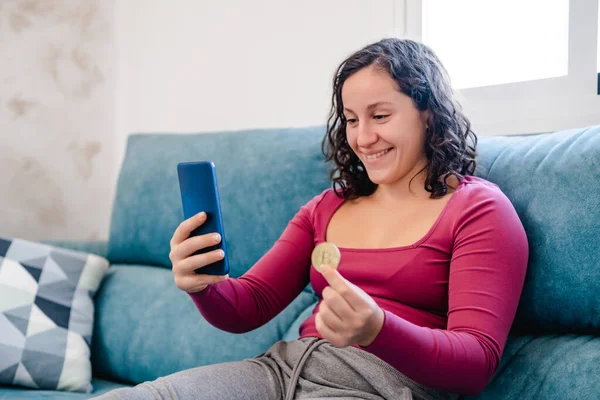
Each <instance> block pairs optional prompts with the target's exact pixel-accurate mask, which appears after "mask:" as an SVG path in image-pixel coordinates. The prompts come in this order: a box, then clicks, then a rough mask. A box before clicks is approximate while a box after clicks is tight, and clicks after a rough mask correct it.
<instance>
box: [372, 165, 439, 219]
mask: <svg viewBox="0 0 600 400" xmlns="http://www.w3.org/2000/svg"><path fill="white" fill-rule="evenodd" d="M425 165H426V164H425ZM425 165H423V164H418V165H417V166H416V167H415V168H413V169H412V170H411V171H410V172H409V173H408V174H406V175H405V176H404V177H402V178H401V179H399V180H397V181H395V182H393V183H390V184H380V185H379V186H377V189H376V190H375V192H374V193H373V194H372V195H371V198H372V200H373V201H375V202H377V203H378V204H379V205H380V206H382V207H384V208H389V209H394V208H397V206H398V204H403V205H406V204H407V203H410V202H415V203H419V202H422V201H423V200H426V199H428V198H429V197H430V196H431V193H429V192H428V191H426V190H425V180H426V178H427V170H426V169H425V170H423V171H421V172H420V173H419V174H418V175H417V173H418V172H419V171H420V170H421V169H422V168H423V167H424V166H425ZM415 175H416V176H415ZM413 177H414V179H413ZM411 179H412V181H411Z"/></svg>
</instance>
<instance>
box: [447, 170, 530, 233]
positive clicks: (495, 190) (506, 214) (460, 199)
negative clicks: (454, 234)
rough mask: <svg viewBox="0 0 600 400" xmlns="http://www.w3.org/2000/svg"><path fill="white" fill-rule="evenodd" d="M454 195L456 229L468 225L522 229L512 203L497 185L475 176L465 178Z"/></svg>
mask: <svg viewBox="0 0 600 400" xmlns="http://www.w3.org/2000/svg"><path fill="white" fill-rule="evenodd" d="M455 195H458V196H457V199H456V201H455V202H454V207H453V209H454V210H455V211H456V212H455V213H454V214H455V216H456V221H455V222H456V225H455V226H456V227H457V228H459V229H460V227H464V226H465V225H469V224H476V225H482V226H490V225H496V224H502V225H507V224H508V225H511V224H512V225H514V226H516V227H518V228H519V229H522V225H521V222H520V219H519V216H518V214H517V211H516V210H515V207H514V205H513V203H512V201H511V200H510V199H509V198H508V197H507V196H506V194H505V193H504V192H503V191H502V190H501V189H500V187H499V186H498V185H497V184H495V183H493V182H490V181H488V180H485V179H483V178H479V177H476V176H465V177H464V179H463V181H462V182H461V185H460V186H459V190H458V193H455Z"/></svg>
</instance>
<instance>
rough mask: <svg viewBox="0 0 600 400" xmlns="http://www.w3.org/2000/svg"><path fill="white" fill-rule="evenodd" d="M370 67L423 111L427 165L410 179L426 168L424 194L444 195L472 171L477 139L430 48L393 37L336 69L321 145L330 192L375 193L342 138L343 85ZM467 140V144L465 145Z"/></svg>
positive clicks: (353, 195) (347, 195)
mask: <svg viewBox="0 0 600 400" xmlns="http://www.w3.org/2000/svg"><path fill="white" fill-rule="evenodd" d="M370 65H374V66H375V67H377V68H381V69H382V70H384V71H386V72H387V73H388V74H389V75H390V76H391V77H392V78H393V79H394V81H395V82H396V83H397V85H398V88H399V90H400V91H401V92H402V93H404V94H406V95H407V96H409V97H410V98H411V99H412V101H413V103H414V105H415V107H416V108H417V109H418V110H419V111H425V110H428V119H427V126H428V128H427V131H426V133H425V154H426V156H427V160H428V164H427V166H425V168H423V169H422V170H421V171H419V172H418V173H417V174H416V175H415V176H413V178H412V179H414V178H415V177H416V176H418V175H419V174H420V173H421V172H423V171H424V170H427V178H426V181H425V190H426V191H428V192H430V193H431V196H430V198H437V197H442V196H444V195H445V194H446V193H447V191H448V185H447V179H448V178H449V177H450V176H452V175H454V176H456V177H457V178H458V180H459V181H461V180H462V178H463V176H464V175H472V174H473V173H474V171H475V167H476V161H475V156H476V150H475V148H476V146H477V136H476V135H475V133H474V132H473V131H472V130H471V123H470V122H469V120H468V119H467V117H466V116H465V115H464V114H463V112H462V107H461V106H460V104H459V103H458V101H457V100H456V98H455V95H454V91H453V89H452V87H451V85H450V77H449V75H448V72H447V71H446V69H445V68H444V66H443V65H442V63H441V62H440V60H439V59H438V57H437V56H436V55H435V53H434V52H433V50H431V48H429V47H428V46H426V45H424V44H422V43H419V42H415V41H413V40H408V39H397V38H389V39H382V40H380V41H378V42H376V43H372V44H370V45H368V46H365V47H364V48H362V49H361V50H358V51H357V52H355V53H354V54H352V55H351V56H349V57H348V58H347V59H346V60H344V61H343V62H342V63H341V64H340V66H339V67H338V68H337V70H336V73H335V75H334V79H333V96H332V106H331V111H330V114H329V118H328V121H327V133H326V135H325V137H324V138H323V142H322V143H321V150H322V152H323V155H324V156H325V162H329V161H331V160H334V162H335V166H334V167H333V168H332V169H331V171H330V173H329V178H330V179H331V180H332V181H333V189H334V192H336V194H337V191H336V190H335V189H336V185H339V186H340V187H341V189H342V195H343V197H344V198H345V199H355V198H358V197H360V196H368V195H370V194H372V193H373V192H374V191H375V190H376V189H377V184H375V183H373V182H372V181H371V180H370V179H369V177H368V175H367V172H366V170H365V168H364V166H363V165H362V162H361V161H360V159H359V158H358V156H357V155H356V154H355V153H354V152H353V151H352V149H351V148H350V146H349V144H348V142H347V140H346V118H345V116H344V105H343V103H342V86H343V85H344V82H345V81H346V79H348V78H349V77H350V76H351V75H352V74H354V73H356V72H358V71H359V70H361V69H363V68H366V67H368V66H370ZM469 139H471V141H472V143H468V142H469ZM442 177H443V179H441V178H442ZM412 179H411V182H412ZM409 184H410V183H409Z"/></svg>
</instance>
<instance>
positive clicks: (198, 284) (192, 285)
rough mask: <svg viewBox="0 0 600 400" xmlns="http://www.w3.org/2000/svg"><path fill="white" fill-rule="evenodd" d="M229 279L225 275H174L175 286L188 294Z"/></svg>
mask: <svg viewBox="0 0 600 400" xmlns="http://www.w3.org/2000/svg"><path fill="white" fill-rule="evenodd" d="M227 279H229V274H227V275H196V274H194V275H175V285H176V286H177V287H178V288H179V289H181V290H183V291H185V292H188V293H196V292H200V291H202V290H204V289H206V288H207V287H208V286H209V285H214V284H217V283H219V282H223V281H225V280H227Z"/></svg>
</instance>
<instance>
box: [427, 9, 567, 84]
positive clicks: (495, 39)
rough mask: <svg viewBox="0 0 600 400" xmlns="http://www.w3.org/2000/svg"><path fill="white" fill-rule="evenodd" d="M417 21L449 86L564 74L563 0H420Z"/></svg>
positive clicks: (565, 29)
mask: <svg viewBox="0 0 600 400" xmlns="http://www.w3.org/2000/svg"><path fill="white" fill-rule="evenodd" d="M540 10H543V14H542V15H540V14H541V13H540ZM422 24H423V25H422V27H423V30H422V35H423V36H422V42H423V43H425V44H427V45H429V46H430V47H431V48H432V49H433V50H434V51H435V52H436V54H438V56H439V57H440V58H441V59H442V60H443V62H444V65H445V67H446V69H448V72H449V74H450V76H451V77H452V80H453V86H454V88H455V89H462V88H469V87H478V86H487V85H497V84H502V83H511V82H523V81H530V80H535V79H543V78H552V77H558V76H566V75H567V73H568V39H569V1H568V0H552V1H548V0H527V1H522V0H502V1H481V0H454V1H443V0H425V1H423V13H422ZM457 43H460V46H457V45H456V44H457Z"/></svg>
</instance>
